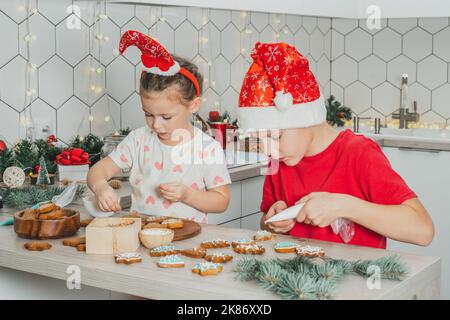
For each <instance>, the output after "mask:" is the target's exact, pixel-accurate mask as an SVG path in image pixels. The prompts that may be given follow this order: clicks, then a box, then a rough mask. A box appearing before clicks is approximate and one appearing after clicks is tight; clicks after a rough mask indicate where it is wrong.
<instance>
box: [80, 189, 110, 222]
mask: <svg viewBox="0 0 450 320" xmlns="http://www.w3.org/2000/svg"><path fill="white" fill-rule="evenodd" d="M83 204H84V208H85V209H86V210H87V212H88V213H89V214H90V215H91V216H93V217H96V218H107V217H110V216H112V215H113V214H114V211H109V212H105V211H101V210H100V208H99V207H98V206H97V203H96V201H95V196H94V195H90V196H87V197H84V198H83Z"/></svg>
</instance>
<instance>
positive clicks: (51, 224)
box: [14, 208, 80, 240]
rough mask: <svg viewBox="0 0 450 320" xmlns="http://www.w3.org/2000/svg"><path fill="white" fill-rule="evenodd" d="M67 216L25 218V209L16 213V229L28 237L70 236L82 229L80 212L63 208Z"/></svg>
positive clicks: (18, 233)
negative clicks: (39, 218)
mask: <svg viewBox="0 0 450 320" xmlns="http://www.w3.org/2000/svg"><path fill="white" fill-rule="evenodd" d="M62 210H63V211H64V214H65V215H66V217H65V218H63V219H60V220H25V219H23V218H22V215H23V211H19V212H16V213H15V214H14V231H15V232H16V233H17V235H18V236H19V237H21V238H26V239H40V240H41V239H42V240H44V239H59V238H64V237H69V236H72V235H74V234H75V233H77V231H78V229H80V212H78V211H75V210H72V209H64V208H63V209H62Z"/></svg>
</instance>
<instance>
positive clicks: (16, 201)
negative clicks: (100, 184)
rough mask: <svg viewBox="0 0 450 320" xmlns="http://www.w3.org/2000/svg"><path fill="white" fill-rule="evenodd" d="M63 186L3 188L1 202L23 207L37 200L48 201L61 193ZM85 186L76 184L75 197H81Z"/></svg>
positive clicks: (13, 206) (18, 207) (35, 202)
mask: <svg viewBox="0 0 450 320" xmlns="http://www.w3.org/2000/svg"><path fill="white" fill-rule="evenodd" d="M64 190H65V187H56V186H50V187H48V188H41V187H38V186H30V187H27V188H23V189H5V190H3V192H2V197H3V202H4V203H5V205H7V206H8V207H11V208H17V209H24V208H28V207H31V206H33V205H35V204H37V203H39V202H44V201H50V200H51V199H52V198H53V197H54V196H57V195H59V194H61V193H62V192H63V191H64ZM85 191H86V186H84V185H78V187H77V192H76V195H75V196H76V197H82V195H83V194H84V192H85Z"/></svg>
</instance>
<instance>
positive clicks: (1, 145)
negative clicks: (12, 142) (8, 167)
mask: <svg viewBox="0 0 450 320" xmlns="http://www.w3.org/2000/svg"><path fill="white" fill-rule="evenodd" d="M5 150H6V143H5V141H3V140H0V153H3V151H5Z"/></svg>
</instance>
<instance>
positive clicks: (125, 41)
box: [119, 30, 200, 97]
mask: <svg viewBox="0 0 450 320" xmlns="http://www.w3.org/2000/svg"><path fill="white" fill-rule="evenodd" d="M129 46H136V47H137V48H138V49H139V50H141V53H142V55H141V61H142V64H143V65H144V68H143V71H145V72H149V73H153V74H157V75H160V76H173V75H175V74H177V73H181V74H182V75H184V76H185V77H187V78H188V79H189V80H191V81H192V83H193V84H194V87H195V91H196V93H197V97H199V96H200V86H199V83H198V80H197V78H196V77H195V76H194V75H193V74H192V73H191V72H189V71H188V70H187V69H185V68H183V67H180V65H179V64H178V62H176V61H175V60H174V59H173V58H172V56H171V55H170V53H169V51H167V49H166V48H164V47H163V46H162V45H161V44H160V43H159V42H158V41H156V40H155V39H152V38H150V37H149V36H147V35H146V34H143V33H141V32H139V31H134V30H128V31H127V32H125V33H124V34H123V35H122V38H121V39H120V44H119V52H120V54H123V53H124V52H125V50H126V49H127V48H128V47H129Z"/></svg>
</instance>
